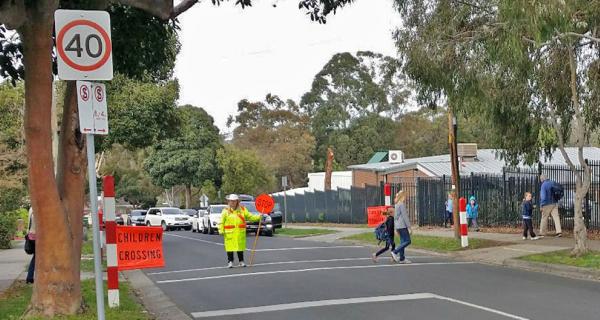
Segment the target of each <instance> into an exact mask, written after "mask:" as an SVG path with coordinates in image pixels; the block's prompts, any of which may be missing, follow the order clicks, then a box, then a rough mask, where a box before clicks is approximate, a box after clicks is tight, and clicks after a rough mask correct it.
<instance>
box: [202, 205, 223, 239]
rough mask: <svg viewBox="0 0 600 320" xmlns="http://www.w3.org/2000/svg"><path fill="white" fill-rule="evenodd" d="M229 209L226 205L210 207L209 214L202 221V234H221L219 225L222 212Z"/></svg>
mask: <svg viewBox="0 0 600 320" xmlns="http://www.w3.org/2000/svg"><path fill="white" fill-rule="evenodd" d="M225 208H227V206H226V205H224V204H215V205H210V206H209V207H208V212H207V213H206V214H205V215H204V217H203V219H202V227H201V229H202V233H204V234H207V233H210V234H214V233H216V232H219V230H218V228H219V223H220V222H221V212H223V209H225Z"/></svg>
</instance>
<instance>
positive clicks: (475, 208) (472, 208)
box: [467, 196, 479, 231]
mask: <svg viewBox="0 0 600 320" xmlns="http://www.w3.org/2000/svg"><path fill="white" fill-rule="evenodd" d="M478 215H479V204H478V203H477V199H476V198H475V196H471V198H469V204H467V221H468V226H469V227H473V228H475V231H479V224H477V216H478Z"/></svg>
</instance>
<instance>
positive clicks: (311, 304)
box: [192, 293, 528, 320]
mask: <svg viewBox="0 0 600 320" xmlns="http://www.w3.org/2000/svg"><path fill="white" fill-rule="evenodd" d="M423 299H440V300H446V301H450V302H454V303H458V304H462V305H466V306H469V307H472V308H476V309H480V310H484V311H487V312H491V313H495V314H499V315H502V316H505V317H508V318H511V319H518V320H528V319H527V318H523V317H519V316H516V315H513V314H509V313H506V312H503V311H499V310H495V309H492V308H488V307H483V306H479V305H476V304H472V303H469V302H465V301H461V300H457V299H452V298H447V297H444V296H440V295H437V294H432V293H411V294H400V295H392V296H378V297H364V298H348V299H332V300H320V301H305V302H296V303H286V304H276V305H267V306H260V307H248V308H236V309H226V310H213V311H203V312H193V313H192V317H194V318H209V317H220V316H232V315H240V314H248V313H262V312H269V311H284V310H294V309H304V308H315V307H325V306H338V305H349V304H359V303H373V302H390V301H409V300H423Z"/></svg>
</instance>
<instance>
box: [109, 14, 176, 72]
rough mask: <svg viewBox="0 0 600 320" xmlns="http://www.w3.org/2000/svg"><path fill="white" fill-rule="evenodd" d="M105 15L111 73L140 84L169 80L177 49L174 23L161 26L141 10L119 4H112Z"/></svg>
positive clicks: (163, 23)
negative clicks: (110, 43) (110, 41)
mask: <svg viewBox="0 0 600 320" xmlns="http://www.w3.org/2000/svg"><path fill="white" fill-rule="evenodd" d="M109 13H110V17H111V20H110V25H111V29H112V30H111V31H112V34H113V61H114V68H115V70H116V71H117V72H119V73H121V74H124V75H127V77H129V78H133V79H138V80H143V81H150V82H160V81H167V80H169V79H171V77H172V75H173V70H174V68H175V58H176V57H177V54H178V53H179V50H180V49H181V44H180V43H179V40H178V36H177V31H178V30H179V27H178V26H177V22H176V21H169V22H164V21H162V20H160V19H158V18H156V17H153V16H152V15H150V14H149V13H146V12H144V11H142V10H139V9H135V8H131V7H127V6H124V5H119V4H113V5H112V6H111V7H110V9H109Z"/></svg>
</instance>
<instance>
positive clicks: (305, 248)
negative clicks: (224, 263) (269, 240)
mask: <svg viewBox="0 0 600 320" xmlns="http://www.w3.org/2000/svg"><path fill="white" fill-rule="evenodd" d="M340 248H364V246H329V247H297V248H275V249H256V251H257V252H259V251H288V250H315V249H340ZM246 250H247V251H251V250H250V249H246Z"/></svg>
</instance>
